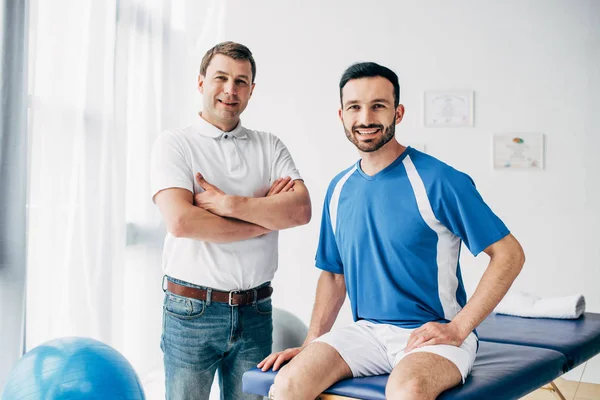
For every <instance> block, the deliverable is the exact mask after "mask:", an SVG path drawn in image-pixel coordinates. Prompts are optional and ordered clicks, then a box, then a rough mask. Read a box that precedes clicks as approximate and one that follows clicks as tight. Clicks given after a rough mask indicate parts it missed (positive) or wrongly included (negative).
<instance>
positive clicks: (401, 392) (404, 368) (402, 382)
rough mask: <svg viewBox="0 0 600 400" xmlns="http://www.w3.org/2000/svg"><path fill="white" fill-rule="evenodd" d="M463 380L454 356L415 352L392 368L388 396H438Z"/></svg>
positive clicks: (408, 398) (425, 398)
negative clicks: (447, 356)
mask: <svg viewBox="0 0 600 400" xmlns="http://www.w3.org/2000/svg"><path fill="white" fill-rule="evenodd" d="M460 382H462V376H461V374H460V371H459V370H458V368H457V367H456V365H454V363H453V362H451V361H450V360H448V359H446V358H444V357H442V356H439V355H437V354H433V353H425V352H419V353H413V354H409V355H407V356H406V357H404V358H403V359H402V360H400V362H399V363H398V364H397V365H396V366H395V367H394V369H393V370H392V373H391V375H390V378H389V380H388V383H387V386H386V388H385V397H386V399H390V400H394V399H402V400H412V399H419V400H429V399H431V400H434V399H435V398H436V397H438V395H439V394H440V393H442V392H443V391H444V390H446V389H449V388H451V387H453V386H456V385H458V384H459V383H460Z"/></svg>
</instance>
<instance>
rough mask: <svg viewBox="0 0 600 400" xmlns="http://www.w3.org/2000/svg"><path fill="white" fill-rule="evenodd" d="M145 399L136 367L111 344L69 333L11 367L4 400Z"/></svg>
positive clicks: (36, 349) (30, 353)
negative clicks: (69, 334)
mask: <svg viewBox="0 0 600 400" xmlns="http://www.w3.org/2000/svg"><path fill="white" fill-rule="evenodd" d="M21 399H28V400H29V399H31V400H33V399H36V400H37V399H43V400H60V399H65V400H66V399H74V400H78V399H86V400H95V399H98V400H99V399H103V400H106V399H130V400H140V399H141V400H144V399H145V396H144V390H143V389H142V385H141V384H140V381H139V378H138V376H137V374H136V373H135V371H134V370H133V367H132V366H131V364H130V363H129V361H127V359H126V358H125V357H123V356H122V355H121V353H119V352H118V351H117V350H115V349H113V348H112V347H110V346H108V345H106V344H104V343H102V342H99V341H97V340H94V339H88V338H81V337H69V338H62V339H55V340H51V341H49V342H46V343H44V344H42V345H40V346H38V347H36V348H34V349H33V350H31V351H29V352H28V353H27V354H25V355H24V356H23V357H22V358H21V360H19V362H18V363H17V365H16V366H15V367H14V369H13V370H12V371H11V373H10V375H9V377H8V381H7V383H6V386H5V388H4V393H3V395H2V400H21Z"/></svg>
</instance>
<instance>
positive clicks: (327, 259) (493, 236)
mask: <svg viewBox="0 0 600 400" xmlns="http://www.w3.org/2000/svg"><path fill="white" fill-rule="evenodd" d="M508 234H509V231H508V229H507V228H506V226H505V225H504V224H503V223H502V221H501V220H500V219H499V218H498V217H497V216H496V215H495V214H494V213H493V212H492V210H491V209H490V208H489V207H488V206H487V204H485V202H484V201H483V199H482V198H481V196H480V195H479V193H478V192H477V190H476V189H475V184H474V183H473V181H472V180H471V178H470V177H469V176H468V175H466V174H464V173H462V172H460V171H457V170H455V169H454V168H452V167H450V166H448V165H447V164H445V163H443V162H441V161H439V160H437V159H436V158H434V157H431V156H429V155H427V154H424V153H422V152H420V151H417V150H415V149H413V148H411V147H408V148H407V149H406V150H405V151H404V152H403V153H402V154H401V155H400V156H399V157H398V158H397V159H396V160H395V161H394V162H393V163H392V164H390V165H389V166H387V167H386V168H385V169H383V170H382V171H380V172H379V173H377V174H376V175H374V176H369V175H366V174H365V173H364V172H363V171H362V170H361V168H360V161H359V162H357V163H356V164H355V165H353V166H352V167H350V168H348V169H347V170H345V171H343V172H342V173H340V174H339V175H337V176H336V177H335V178H334V179H333V181H332V182H331V184H330V185H329V189H328V190H327V196H326V197H325V204H324V206H323V217H322V220H321V234H320V239H319V247H318V249H317V256H316V265H317V267H318V268H320V269H322V270H325V271H329V272H333V273H336V274H344V279H345V281H346V288H347V290H348V296H349V298H350V303H351V306H352V313H353V316H354V320H355V321H356V320H359V319H365V320H369V321H371V322H375V323H385V324H393V325H396V326H400V327H402V328H416V327H419V326H421V325H422V324H424V323H426V322H430V321H436V322H447V321H450V320H452V318H454V316H455V315H456V314H457V313H458V312H459V311H460V310H461V309H462V308H463V307H464V305H465V303H466V301H467V297H466V293H465V289H464V286H463V282H462V277H461V274H460V266H459V261H458V259H459V255H460V247H461V242H464V243H465V245H466V246H467V247H468V248H469V250H470V251H471V253H473V254H474V255H477V254H478V253H479V252H481V251H482V250H484V249H485V248H487V247H488V246H489V245H491V244H493V243H494V242H496V241H498V240H500V239H502V238H503V237H505V236H506V235H508Z"/></svg>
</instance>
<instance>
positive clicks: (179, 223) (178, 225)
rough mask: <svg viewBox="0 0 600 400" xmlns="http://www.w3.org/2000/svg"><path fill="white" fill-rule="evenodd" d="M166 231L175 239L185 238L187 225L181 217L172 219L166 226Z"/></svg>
mask: <svg viewBox="0 0 600 400" xmlns="http://www.w3.org/2000/svg"><path fill="white" fill-rule="evenodd" d="M167 231H169V233H170V234H171V235H173V236H175V237H176V238H184V237H187V224H186V223H185V218H184V216H183V215H178V216H176V217H174V218H173V219H172V220H171V221H169V223H168V224H167Z"/></svg>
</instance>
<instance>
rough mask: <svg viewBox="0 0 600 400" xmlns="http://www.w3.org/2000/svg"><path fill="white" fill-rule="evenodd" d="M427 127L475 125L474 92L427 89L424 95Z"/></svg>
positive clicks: (424, 115) (424, 113)
mask: <svg viewBox="0 0 600 400" xmlns="http://www.w3.org/2000/svg"><path fill="white" fill-rule="evenodd" d="M423 117H424V124H425V127H426V128H434V127H440V128H451V127H472V126H473V92H472V91H467V90H463V91H460V90H457V91H427V92H425V93H424V95H423Z"/></svg>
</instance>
